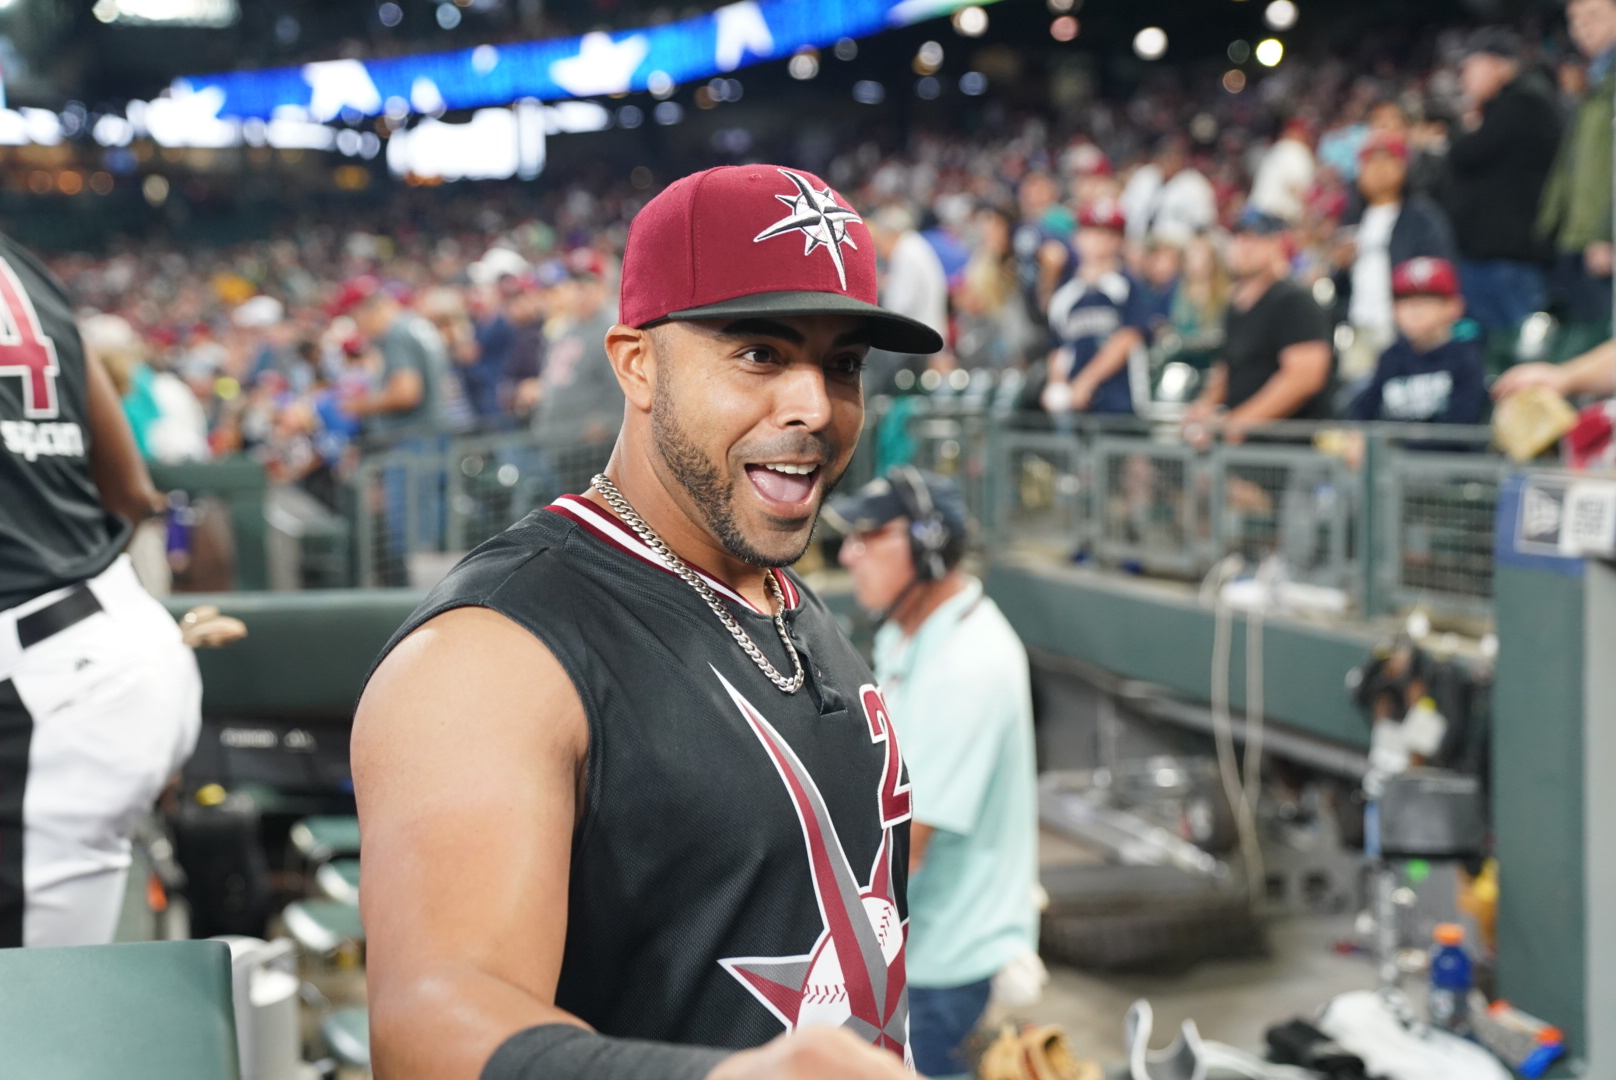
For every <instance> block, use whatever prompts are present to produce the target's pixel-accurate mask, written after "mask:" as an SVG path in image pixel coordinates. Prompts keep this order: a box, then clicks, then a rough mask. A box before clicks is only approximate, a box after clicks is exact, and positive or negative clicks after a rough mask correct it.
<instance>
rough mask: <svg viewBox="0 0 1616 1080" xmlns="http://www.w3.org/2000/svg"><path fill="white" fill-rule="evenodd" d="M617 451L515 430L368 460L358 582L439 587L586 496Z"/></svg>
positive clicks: (360, 500)
mask: <svg viewBox="0 0 1616 1080" xmlns="http://www.w3.org/2000/svg"><path fill="white" fill-rule="evenodd" d="M611 452H612V440H610V439H606V440H602V441H599V442H592V443H566V444H552V443H546V442H544V441H541V440H535V439H534V438H533V437H532V436H530V435H527V434H526V433H523V432H512V433H509V434H502V435H483V436H475V437H471V438H463V439H444V440H441V441H440V442H437V443H435V444H432V445H419V444H417V445H411V446H407V447H397V448H394V449H391V450H388V451H385V452H383V453H381V454H377V455H373V456H371V457H368V458H366V459H365V460H364V462H363V463H362V464H361V465H360V467H359V469H358V471H357V472H356V474H355V476H354V479H353V488H354V492H355V494H354V499H353V505H354V513H355V517H356V519H357V524H356V527H355V529H354V535H355V547H356V554H357V558H356V562H357V568H356V577H357V582H356V584H358V585H359V586H360V587H367V588H368V587H376V586H409V587H414V588H424V587H429V586H430V585H432V584H434V583H436V582H437V581H438V580H439V579H440V578H442V577H443V575H444V574H445V573H447V572H448V570H449V568H450V567H452V566H453V565H454V564H455V563H456V562H458V561H459V560H460V558H461V557H462V556H464V555H465V554H466V552H468V551H470V550H471V549H472V548H474V547H476V546H477V545H478V544H481V543H483V542H484V541H486V540H489V539H491V538H493V537H494V536H497V535H498V534H499V533H501V532H503V531H504V530H505V529H506V528H508V527H510V526H511V525H512V524H514V523H515V522H517V521H520V520H521V519H522V518H523V517H525V516H527V515H528V514H529V513H531V512H532V511H534V510H537V509H539V508H541V507H543V506H545V505H547V504H549V503H550V502H552V501H554V500H555V499H556V498H557V497H559V496H561V495H565V494H570V493H577V492H581V491H583V490H584V489H585V488H587V487H588V486H589V481H590V478H591V477H593V476H594V475H595V474H596V473H598V472H600V471H601V470H602V469H604V468H605V467H606V462H607V460H608V459H609V458H610V457H611Z"/></svg>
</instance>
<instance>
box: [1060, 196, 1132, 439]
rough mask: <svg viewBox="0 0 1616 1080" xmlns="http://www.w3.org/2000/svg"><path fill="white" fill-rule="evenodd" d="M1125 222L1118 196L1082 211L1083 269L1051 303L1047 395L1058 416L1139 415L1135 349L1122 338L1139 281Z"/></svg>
mask: <svg viewBox="0 0 1616 1080" xmlns="http://www.w3.org/2000/svg"><path fill="white" fill-rule="evenodd" d="M1126 224H1127V222H1126V219H1125V218H1124V217H1123V215H1122V208H1121V207H1120V206H1118V205H1117V203H1116V200H1114V199H1101V200H1099V201H1097V202H1093V203H1090V204H1089V205H1087V206H1085V207H1083V208H1082V209H1081V210H1080V211H1079V212H1078V230H1077V251H1078V255H1079V262H1078V264H1077V274H1076V276H1074V277H1073V278H1072V279H1071V280H1069V281H1067V282H1066V284H1064V285H1062V286H1061V287H1060V288H1059V289H1056V290H1055V295H1054V296H1052V297H1051V298H1050V301H1049V328H1050V330H1051V331H1052V333H1053V335H1054V338H1055V348H1054V351H1052V352H1051V353H1050V356H1049V381H1048V382H1047V383H1046V384H1045V387H1044V392H1043V395H1042V399H1041V400H1042V404H1043V407H1044V409H1045V410H1046V411H1047V412H1049V413H1052V414H1054V415H1055V416H1057V417H1061V416H1065V415H1068V414H1070V413H1072V412H1094V413H1131V412H1133V396H1132V394H1131V393H1130V392H1129V388H1128V372H1127V363H1128V347H1127V343H1126V342H1125V341H1124V340H1123V339H1122V338H1120V337H1118V336H1117V331H1118V330H1119V329H1122V328H1123V325H1124V316H1125V315H1126V313H1127V312H1128V308H1129V297H1130V296H1131V295H1132V294H1133V292H1134V283H1133V281H1132V279H1130V278H1129V277H1128V275H1127V274H1126V273H1125V272H1124V271H1123V269H1122V241H1123V229H1124V226H1125V225H1126Z"/></svg>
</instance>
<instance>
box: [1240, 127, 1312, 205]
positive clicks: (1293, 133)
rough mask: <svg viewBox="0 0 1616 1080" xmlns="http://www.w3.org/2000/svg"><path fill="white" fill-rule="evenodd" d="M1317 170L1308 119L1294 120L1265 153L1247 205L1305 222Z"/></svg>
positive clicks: (1252, 183) (1252, 184) (1253, 181)
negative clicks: (1309, 190)
mask: <svg viewBox="0 0 1616 1080" xmlns="http://www.w3.org/2000/svg"><path fill="white" fill-rule="evenodd" d="M1314 168H1315V166H1314V162H1313V142H1312V128H1311V126H1310V125H1309V124H1308V122H1307V121H1306V120H1305V119H1303V118H1301V117H1292V118H1291V119H1289V120H1287V121H1286V122H1285V127H1284V130H1282V131H1281V132H1280V136H1279V138H1278V139H1276V140H1274V145H1272V146H1270V147H1269V148H1268V150H1267V152H1266V153H1264V154H1263V157H1262V164H1260V165H1258V166H1257V175H1256V178H1255V179H1253V180H1252V182H1251V195H1250V196H1249V197H1248V198H1247V200H1246V202H1247V204H1248V205H1250V206H1255V207H1256V208H1257V209H1258V210H1261V211H1262V212H1263V213H1265V214H1269V215H1272V216H1273V217H1277V218H1279V219H1280V220H1282V221H1285V222H1288V223H1290V224H1292V225H1294V224H1296V223H1297V222H1298V221H1300V220H1301V217H1302V206H1303V201H1304V200H1305V199H1306V198H1307V192H1308V189H1309V188H1311V187H1312V186H1313V171H1314Z"/></svg>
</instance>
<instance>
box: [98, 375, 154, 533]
mask: <svg viewBox="0 0 1616 1080" xmlns="http://www.w3.org/2000/svg"><path fill="white" fill-rule="evenodd" d="M84 371H85V375H86V381H87V384H88V387H89V418H88V420H89V425H90V432H89V435H90V476H91V477H92V478H93V479H94V480H95V486H96V490H97V491H99V492H100V493H101V505H102V506H105V507H106V508H107V509H108V510H109V511H111V512H112V513H114V514H117V515H118V516H119V517H121V518H124V519H125V520H127V521H130V522H132V523H134V524H136V525H138V524H140V523H141V522H142V521H145V520H146V519H147V518H149V517H151V516H152V515H153V514H158V513H161V512H162V511H163V506H164V503H163V496H162V494H161V493H160V492H159V491H158V490H157V489H156V488H155V487H153V486H152V479H151V473H150V472H148V471H147V470H146V463H145V462H144V461H142V460H141V458H140V450H139V449H138V448H137V447H136V446H135V434H134V432H132V431H130V430H129V419H128V418H127V417H126V416H124V414H123V403H122V402H121V401H119V400H118V390H117V387H115V386H113V385H112V376H110V375H108V374H107V372H106V369H105V368H103V367H102V366H101V361H99V360H97V359H96V358H95V357H93V356H91V355H89V354H88V353H86V354H85V357H84Z"/></svg>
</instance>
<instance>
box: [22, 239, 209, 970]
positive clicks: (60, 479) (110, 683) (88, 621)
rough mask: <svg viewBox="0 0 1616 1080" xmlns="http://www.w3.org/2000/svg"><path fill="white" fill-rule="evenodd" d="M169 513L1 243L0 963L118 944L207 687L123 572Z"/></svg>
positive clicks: (105, 394) (56, 319) (53, 291)
mask: <svg viewBox="0 0 1616 1080" xmlns="http://www.w3.org/2000/svg"><path fill="white" fill-rule="evenodd" d="M162 505H163V500H162V498H161V497H160V496H159V494H158V493H157V491H156V490H155V489H154V488H153V487H152V482H151V477H150V476H148V475H147V472H146V467H145V465H144V464H143V463H142V462H141V460H140V455H139V453H138V452H137V451H136V449H135V443H134V437H133V436H132V435H131V434H130V431H129V425H128V423H127V422H126V421H125V420H124V415H123V408H122V406H121V405H120V404H119V401H118V394H117V391H116V390H115V389H114V388H113V385H112V380H111V379H110V378H109V377H108V375H107V373H106V372H105V371H104V370H102V368H101V366H100V364H99V363H98V362H96V361H93V360H88V359H87V358H86V356H85V353H84V347H83V345H82V343H81V342H80V340H79V333H78V329H77V327H75V325H74V323H73V311H72V307H71V305H70V304H69V302H68V299H67V296H66V295H65V294H64V293H63V291H62V287H61V285H60V284H59V283H58V282H57V281H56V280H55V279H54V278H53V277H52V276H51V275H50V273H49V271H47V270H46V269H45V268H44V266H42V265H41V264H40V263H39V262H38V261H37V260H36V259H35V258H34V257H33V256H32V255H30V254H28V252H26V251H24V250H22V249H21V248H20V247H18V246H17V245H15V244H13V243H12V242H11V241H10V240H8V239H6V238H4V237H0V946H15V945H77V944H93V943H97V942H107V941H111V940H112V935H113V931H114V929H115V928H116V926H117V919H118V910H119V908H120V906H121V904H122V900H123V892H124V881H125V878H126V875H127V872H128V866H129V836H130V834H131V832H132V831H133V829H134V826H135V824H136V822H137V821H138V820H139V818H140V815H142V814H143V813H145V812H146V811H147V810H148V809H149V808H150V807H151V805H152V802H153V801H154V799H155V798H156V796H157V794H158V792H159V791H160V790H161V788H162V786H163V784H164V783H165V782H166V781H167V780H168V778H169V777H170V776H171V775H172V774H173V773H174V772H175V771H176V770H177V769H178V768H179V766H180V764H181V763H182V762H183V761H184V760H185V758H186V757H187V756H189V754H190V752H191V749H192V748H193V747H194V745H195V743H196V736H197V730H198V727H199V726H200V724H201V715H200V706H201V698H202V686H201V680H200V678H199V677H198V675H197V668H196V661H195V659H194V658H193V657H192V656H191V653H190V650H189V649H187V648H186V647H185V645H184V644H183V642H182V640H181V636H180V629H179V627H177V626H176V625H175V623H174V620H173V619H172V618H170V617H169V616H168V613H167V612H165V611H164V610H163V607H162V605H161V604H159V603H157V601H156V600H153V599H152V598H151V596H149V595H148V594H147V593H146V592H145V591H144V590H143V589H142V588H141V587H140V583H139V582H138V581H136V580H135V573H134V569H133V568H132V566H131V565H130V563H129V559H128V557H127V556H124V555H123V554H122V552H123V547H124V544H125V542H126V541H127V540H128V539H129V532H130V528H131V523H133V522H138V521H140V520H142V519H143V518H146V517H149V516H151V515H152V514H153V513H156V512H157V511H158V510H159V509H160V508H161V507H162Z"/></svg>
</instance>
